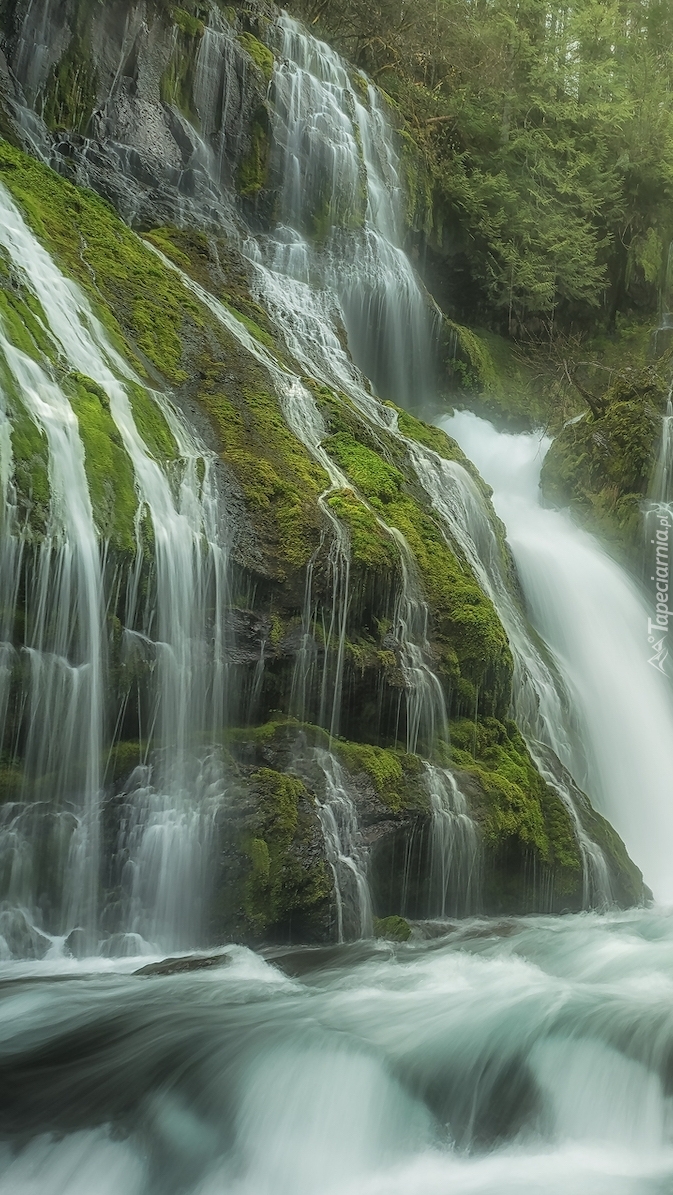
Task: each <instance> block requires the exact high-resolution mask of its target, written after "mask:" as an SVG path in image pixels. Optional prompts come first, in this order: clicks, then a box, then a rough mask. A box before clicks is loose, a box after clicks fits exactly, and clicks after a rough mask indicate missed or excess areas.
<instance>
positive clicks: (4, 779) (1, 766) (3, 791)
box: [0, 759, 23, 805]
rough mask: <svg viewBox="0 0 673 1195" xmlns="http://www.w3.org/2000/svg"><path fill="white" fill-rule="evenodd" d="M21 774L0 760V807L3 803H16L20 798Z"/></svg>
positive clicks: (12, 766) (11, 765)
mask: <svg viewBox="0 0 673 1195" xmlns="http://www.w3.org/2000/svg"><path fill="white" fill-rule="evenodd" d="M22 783H23V772H22V771H21V770H20V768H17V767H15V766H14V765H13V764H7V763H5V762H4V760H2V759H0V805H2V804H4V802H5V801H18V800H19V798H20V796H21V786H22Z"/></svg>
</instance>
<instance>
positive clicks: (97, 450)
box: [64, 373, 138, 552]
mask: <svg viewBox="0 0 673 1195" xmlns="http://www.w3.org/2000/svg"><path fill="white" fill-rule="evenodd" d="M64 390H65V392H66V394H67V396H68V398H69V400H70V403H71V405H72V408H73V410H74V412H75V414H76V416H77V421H78V423H79V432H80V436H81V439H82V443H83V445H84V457H85V459H84V465H85V469H86V475H87V481H88V484H89V493H90V495H91V503H92V506H93V512H94V519H95V522H96V526H97V528H98V531H99V534H100V535H101V537H102V538H103V539H104V540H108V541H109V542H110V543H111V544H112V545H113V547H115V548H118V549H121V550H127V551H130V552H132V551H134V548H135V515H136V511H137V507H138V500H137V497H136V492H135V485H134V477H133V469H132V466H131V462H130V459H129V457H128V455H127V453H126V450H125V448H124V445H123V442H122V438H121V436H120V434H119V431H118V430H117V428H116V426H115V424H114V422H113V420H112V416H111V415H110V404H109V401H108V398H107V395H106V394H105V391H104V390H102V389H101V388H100V386H98V385H96V383H95V382H92V381H91V379H90V378H86V377H84V376H83V375H82V374H79V373H71V374H69V375H68V377H67V378H66V379H65V381H64Z"/></svg>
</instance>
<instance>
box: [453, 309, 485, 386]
mask: <svg viewBox="0 0 673 1195" xmlns="http://www.w3.org/2000/svg"><path fill="white" fill-rule="evenodd" d="M444 339H445V344H446V354H447V362H448V364H449V366H450V370H451V372H452V373H453V376H454V378H455V379H456V380H457V381H458V383H459V384H460V386H461V387H462V388H463V389H465V390H477V391H482V390H489V389H494V388H495V385H496V381H497V374H496V369H495V366H494V364H493V358H492V357H491V354H490V352H489V349H488V346H487V344H486V343H485V341H484V340H483V339H482V337H481V336H480V335H479V334H478V333H477V332H475V331H474V330H473V329H472V328H466V327H465V325H464V324H457V323H456V322H455V321H454V320H451V319H445V320H444Z"/></svg>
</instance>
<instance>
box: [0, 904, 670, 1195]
mask: <svg viewBox="0 0 673 1195" xmlns="http://www.w3.org/2000/svg"><path fill="white" fill-rule="evenodd" d="M229 951H230V959H231V961H230V962H229V965H228V966H225V967H223V968H221V969H216V970H214V971H210V972H208V973H202V974H200V975H199V974H196V975H184V976H177V977H174V978H166V979H157V978H149V979H148V978H144V979H143V978H134V977H133V976H131V975H129V970H130V966H129V964H124V965H119V964H117V966H116V970H112V969H111V967H110V965H109V964H107V963H105V962H101V963H99V964H98V966H97V970H96V972H95V973H89V974H88V976H87V972H86V970H85V969H84V966H83V965H82V964H80V965H79V966H77V965H75V964H73V962H72V961H70V962H69V963H67V964H66V963H62V964H59V963H58V962H55V963H54V964H52V972H53V975H54V977H58V982H54V981H53V979H51V980H50V979H49V978H47V977H46V976H45V971H47V970H48V968H47V967H45V965H44V964H42V965H40V967H39V968H38V967H36V965H35V964H32V965H29V964H23V965H18V964H13V965H12V967H11V970H8V969H7V965H5V966H4V968H3V970H2V971H0V975H4V976H5V977H6V978H10V976H11V977H13V980H14V982H13V983H10V984H7V985H3V986H2V987H0V1002H1V1003H0V1007H1V1009H2V1020H1V1024H2V1031H1V1033H0V1076H1V1077H2V1083H3V1090H5V1091H8V1092H11V1101H7V1102H6V1103H4V1105H3V1108H2V1120H1V1123H2V1129H3V1136H4V1137H5V1139H7V1137H9V1138H10V1139H19V1141H20V1143H19V1145H18V1147H17V1148H16V1150H15V1152H13V1153H12V1154H11V1155H10V1153H9V1152H7V1154H6V1155H5V1157H4V1158H3V1162H4V1166H3V1172H2V1175H1V1176H0V1193H1V1195H37V1192H39V1193H40V1195H108V1193H109V1195H113V1193H114V1195H150V1193H151V1192H155V1191H157V1190H160V1191H163V1192H174V1191H175V1192H178V1191H180V1192H184V1193H185V1195H221V1193H222V1192H224V1191H227V1192H232V1193H233V1195H446V1193H447V1192H451V1193H452V1195H454V1193H455V1195H475V1193H477V1195H503V1193H504V1195H570V1193H572V1195H663V1193H664V1192H667V1191H669V1190H670V1189H671V1185H672V1184H673V1138H672V1125H673V1121H672V1119H671V1113H672V1111H673V1105H672V1101H671V1094H670V1092H671V1086H670V1057H671V1049H672V1048H673V1017H672V1014H671V1006H672V1002H673V925H672V922H671V918H670V916H669V915H666V914H663V913H660V912H659V913H657V912H648V913H645V912H642V911H641V912H637V913H631V914H628V915H624V914H623V915H620V916H613V915H608V916H597V915H595V914H590V915H586V914H585V915H580V916H575V917H565V918H549V917H545V918H541V917H537V918H526V919H524V920H520V921H516V920H508V921H501V922H484V921H472V922H465V923H463V924H462V925H461V927H460V928H454V929H453V930H452V931H451V932H450V933H449V934H448V936H447V937H446V938H445V939H444V940H442V941H436V940H435V941H430V942H427V943H424V942H416V943H411V944H409V945H407V946H404V947H400V948H397V950H396V951H395V952H394V953H393V952H391V950H390V948H389V947H387V946H379V947H373V946H371V947H365V946H363V945H356V946H351V947H341V948H338V949H334V948H332V949H331V950H330V951H327V952H322V951H320V950H317V951H316V950H314V951H310V950H308V951H307V950H301V949H300V950H298V951H289V952H285V953H284V954H283V952H279V951H277V952H276V958H277V963H276V964H274V963H273V959H272V960H271V961H269V962H266V963H265V962H263V961H262V959H260V958H256V957H255V956H254V955H252V954H251V953H250V952H249V951H246V950H244V949H241V948H236V947H233V948H229ZM41 975H42V977H41ZM293 976H295V977H294V978H293ZM74 1056H75V1057H77V1060H78V1061H77V1064H76V1065H74V1064H73V1057H74ZM64 1091H67V1099H66V1100H65V1101H64V1099H63V1093H64Z"/></svg>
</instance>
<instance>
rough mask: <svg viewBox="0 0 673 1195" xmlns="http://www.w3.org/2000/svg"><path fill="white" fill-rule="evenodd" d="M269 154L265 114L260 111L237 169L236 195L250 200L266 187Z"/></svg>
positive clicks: (269, 144) (253, 123) (269, 143)
mask: <svg viewBox="0 0 673 1195" xmlns="http://www.w3.org/2000/svg"><path fill="white" fill-rule="evenodd" d="M270 152H271V142H270V140H269V133H268V128H267V121H266V112H265V111H264V109H260V110H258V112H257V115H256V116H255V118H254V120H253V122H252V126H251V128H250V147H249V149H248V152H247V153H246V154H245V156H244V157H243V158H242V159H241V161H240V163H239V167H238V175H237V186H238V193H239V195H241V196H243V198H244V199H252V198H253V197H254V196H255V195H258V194H259V192H260V191H262V190H263V189H264V187H265V186H266V182H267V177H268V173H269V156H270Z"/></svg>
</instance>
